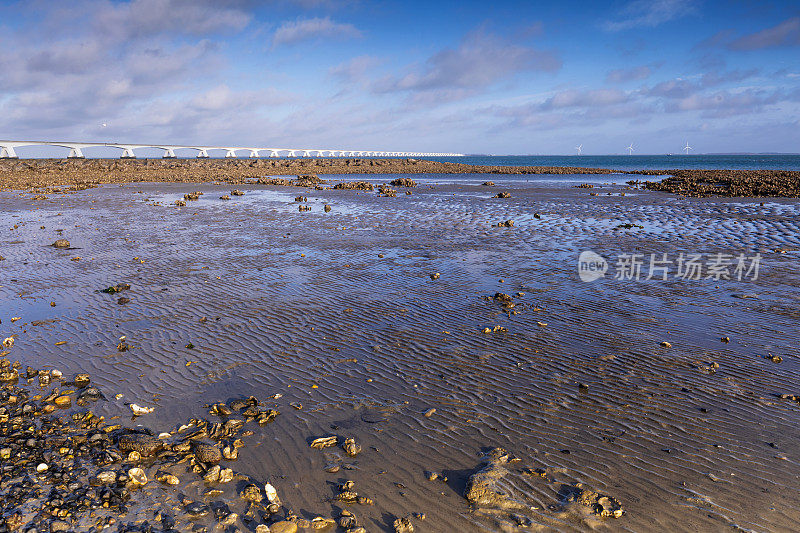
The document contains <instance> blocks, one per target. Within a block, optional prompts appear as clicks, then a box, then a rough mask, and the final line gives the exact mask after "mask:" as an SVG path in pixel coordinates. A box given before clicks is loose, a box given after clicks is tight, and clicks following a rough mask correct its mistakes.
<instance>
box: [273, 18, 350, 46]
mask: <svg viewBox="0 0 800 533" xmlns="http://www.w3.org/2000/svg"><path fill="white" fill-rule="evenodd" d="M353 37H361V31H359V30H358V28H356V27H355V26H353V25H352V24H343V23H339V22H334V21H333V20H331V19H330V17H325V18H311V19H298V20H295V21H287V22H284V23H283V24H281V25H280V26H279V27H278V29H277V30H275V34H274V35H273V36H272V46H273V47H276V46H280V45H285V44H296V43H299V42H301V41H308V40H311V39H319V38H337V39H345V38H353Z"/></svg>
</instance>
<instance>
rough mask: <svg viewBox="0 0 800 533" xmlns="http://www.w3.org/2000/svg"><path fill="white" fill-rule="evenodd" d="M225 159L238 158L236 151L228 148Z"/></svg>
mask: <svg viewBox="0 0 800 533" xmlns="http://www.w3.org/2000/svg"><path fill="white" fill-rule="evenodd" d="M225 157H236V150H232V149H230V148H228V150H227V151H226V152H225Z"/></svg>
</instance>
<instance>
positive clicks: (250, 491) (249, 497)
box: [239, 484, 264, 503]
mask: <svg viewBox="0 0 800 533" xmlns="http://www.w3.org/2000/svg"><path fill="white" fill-rule="evenodd" d="M239 497H240V498H242V499H243V500H244V501H246V502H250V503H261V500H263V499H264V496H263V495H262V494H261V489H260V488H258V485H253V484H250V485H247V486H246V487H245V488H243V489H242V492H240V493H239Z"/></svg>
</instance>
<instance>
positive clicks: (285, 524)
mask: <svg viewBox="0 0 800 533" xmlns="http://www.w3.org/2000/svg"><path fill="white" fill-rule="evenodd" d="M269 533H297V524H295V523H294V522H289V521H288V520H282V521H280V522H275V523H274V524H272V525H271V526H269Z"/></svg>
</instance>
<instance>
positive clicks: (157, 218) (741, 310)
mask: <svg viewBox="0 0 800 533" xmlns="http://www.w3.org/2000/svg"><path fill="white" fill-rule="evenodd" d="M475 178H476V180H478V183H480V182H481V181H484V180H490V179H491V178H492V176H491V175H486V176H475ZM338 179H339V178H338V177H334V178H333V180H332V182H335V181H338ZM415 179H418V180H419V177H415ZM237 187H238V188H239V189H241V190H242V191H243V192H244V195H243V196H240V197H233V199H231V200H230V201H224V200H220V199H219V197H220V196H222V195H225V194H230V191H231V187H230V186H227V185H214V184H210V183H206V184H191V185H189V184H180V183H132V184H121V185H117V184H114V185H104V186H98V187H95V188H89V189H86V190H80V191H76V192H68V193H58V192H49V193H47V195H46V196H47V198H46V199H40V200H34V199H33V198H34V196H35V195H36V194H35V193H31V192H19V191H3V192H0V204H1V205H2V207H3V209H2V211H0V231H2V232H3V233H4V235H3V237H2V239H0V256H3V257H4V259H3V260H2V261H0V301H2V302H3V305H2V316H0V319H2V324H0V331H1V332H2V335H0V337H3V338H5V337H8V336H11V335H15V342H14V345H13V346H12V347H11V348H10V349H8V350H7V351H8V352H9V353H8V354H7V355H6V358H7V359H10V360H17V361H20V362H21V363H22V365H23V368H24V367H25V366H26V365H30V366H33V367H35V368H58V369H60V370H61V371H63V373H64V374H65V375H66V376H72V375H73V374H75V373H78V372H88V373H90V374H91V376H92V383H93V384H94V385H96V386H97V387H98V388H99V389H100V390H101V391H102V392H103V394H104V395H105V397H106V398H107V400H106V401H100V402H96V404H95V405H93V411H94V412H95V413H97V414H99V415H103V416H105V417H106V420H108V421H109V422H110V423H119V424H123V425H127V426H130V427H135V426H136V425H138V424H142V425H145V426H147V427H148V428H150V429H152V430H153V431H155V432H159V431H170V430H172V429H174V427H175V426H177V425H179V424H182V423H185V422H186V420H187V419H190V418H197V417H205V418H213V417H211V415H209V414H208V408H207V407H206V405H207V404H211V403H215V402H218V401H229V400H231V399H235V398H242V397H247V396H250V395H253V396H255V397H257V398H259V399H262V400H264V401H266V402H268V403H269V404H270V405H271V406H274V408H276V409H277V410H278V411H280V415H279V416H277V418H276V419H275V421H274V422H272V423H271V424H268V425H265V426H258V425H255V426H254V427H248V429H249V430H251V431H252V432H253V434H252V435H250V436H248V437H247V439H245V440H246V441H247V442H246V443H245V446H244V447H243V448H242V449H241V450H240V454H239V459H238V460H237V461H223V463H222V464H223V466H226V467H230V468H232V469H233V470H235V471H236V472H238V473H241V474H242V475H245V476H249V477H250V478H252V479H253V480H256V481H258V483H259V484H261V486H262V487H263V483H265V482H270V483H271V484H272V485H274V486H275V488H276V489H277V490H278V493H279V494H280V498H281V500H282V503H283V508H282V510H281V513H280V514H279V515H276V516H273V518H272V519H271V521H273V522H274V521H277V520H279V519H282V518H284V517H285V516H286V515H287V514H288V513H293V514H295V515H297V516H299V517H301V518H303V519H308V520H310V519H312V518H313V517H315V516H318V515H319V516H323V517H329V518H336V519H338V518H339V515H340V509H342V508H347V509H350V510H351V511H353V512H354V513H355V514H356V515H357V517H358V519H359V521H360V524H361V525H363V526H364V527H365V528H366V529H367V530H368V531H394V525H393V523H394V520H395V519H397V518H401V517H409V519H410V521H411V522H412V523H413V525H414V528H415V531H436V532H439V531H538V530H544V531H551V530H553V531H555V530H559V531H584V530H592V529H599V530H613V531H618V530H625V531H663V530H682V531H719V530H721V529H728V528H734V529H743V530H752V531H791V530H794V529H795V528H796V523H797V521H798V519H800V497H798V488H800V478H799V476H800V466H799V465H798V458H800V439H798V437H800V429H798V427H800V426H798V421H799V420H800V411H799V409H800V407H798V404H797V402H796V401H793V400H791V399H785V398H784V399H782V398H780V395H781V394H797V393H798V392H800V391H798V369H799V367H798V362H797V358H796V355H797V345H798V340H800V339H799V337H800V334H798V328H797V321H798V318H799V317H800V290H799V289H798V286H800V279H799V277H800V275H798V272H797V268H796V265H797V260H798V256H799V255H800V252H799V251H798V250H800V227H798V220H800V219H798V215H799V214H800V205H798V203H797V201H795V200H789V199H770V200H766V201H764V200H757V201H754V200H746V201H741V200H733V199H695V198H685V197H681V196H677V195H672V194H666V193H660V192H652V191H643V190H628V189H626V188H625V187H624V186H623V185H607V186H601V185H596V186H595V187H594V188H592V189H588V190H587V189H577V188H573V187H570V186H559V185H558V184H554V183H538V184H537V183H527V184H526V183H523V182H514V183H509V184H503V186H502V187H499V186H496V187H482V186H479V185H445V184H434V185H433V188H430V187H428V186H427V184H425V183H421V184H420V185H419V186H417V187H415V188H413V189H410V190H411V192H412V194H411V195H406V194H403V193H404V192H405V189H404V188H402V187H395V189H397V192H398V194H397V196H396V197H382V196H378V194H377V193H376V192H363V191H355V190H313V189H300V188H293V187H288V188H287V187H276V186H266V185H258V184H248V183H244V184H240V185H237ZM195 190H197V191H201V192H203V193H204V194H203V195H202V196H200V199H199V200H198V201H189V202H187V206H186V207H175V206H174V205H171V204H172V202H174V201H175V200H177V199H179V198H182V197H183V195H184V194H185V193H187V192H190V191H195ZM500 191H508V192H509V193H510V195H511V197H510V198H492V196H494V195H496V194H497V193H498V192H500ZM592 193H594V194H596V196H590V194H592ZM608 193H611V195H609V194H608ZM621 193H624V194H625V195H624V196H621ZM300 195H302V196H305V197H307V202H296V201H295V198H296V197H297V196H300ZM762 202H763V205H761V203H762ZM299 204H302V205H305V206H310V207H311V210H310V211H302V212H301V211H299V210H298V205H299ZM325 204H328V205H330V206H331V207H332V209H331V211H330V212H327V213H326V212H325V211H324V210H323V206H324V205H325ZM535 214H538V215H539V217H538V218H536V217H535V216H534V215H535ZM505 220H513V221H514V225H513V227H493V225H495V224H497V223H498V222H501V221H505ZM622 224H636V225H637V226H642V229H638V228H637V227H632V228H631V229H618V226H620V225H622ZM42 226H44V228H42ZM58 238H66V239H68V240H69V242H70V244H71V248H69V249H57V248H54V247H52V246H49V245H50V244H51V243H53V242H54V241H55V240H56V239H58ZM587 249H590V250H593V251H595V252H597V253H599V254H601V255H603V256H604V257H606V258H612V257H615V256H616V255H617V254H619V253H634V252H636V253H644V254H650V253H657V254H663V253H667V254H669V255H670V256H676V255H677V254H678V253H679V252H684V253H705V254H716V253H718V252H720V253H729V254H733V255H736V254H739V253H746V254H748V255H752V254H754V253H756V252H760V253H761V254H762V256H763V259H762V266H761V273H760V277H759V279H758V280H756V281H751V280H745V281H735V280H721V281H714V280H696V281H695V280H686V281H684V280H669V281H661V280H649V281H645V280H640V281H632V280H615V279H608V278H606V279H602V280H598V281H595V282H591V283H584V282H581V281H580V279H579V278H578V274H577V257H578V254H579V253H580V252H581V251H583V250H587ZM77 258H79V259H77ZM435 273H439V274H440V275H439V276H438V278H437V279H432V278H434V277H436V276H432V274H435ZM120 282H125V283H129V284H130V285H131V288H130V289H129V290H126V291H124V292H123V293H120V294H119V295H109V294H105V293H101V292H98V289H103V288H106V287H109V286H112V285H115V284H117V283H120ZM496 293H503V294H507V295H509V296H511V301H512V302H513V304H514V306H513V307H510V306H509V305H508V302H506V305H505V307H504V306H503V300H504V298H500V299H495V298H493V296H494V295H495V294H496ZM120 296H125V297H127V298H129V299H130V302H128V303H126V304H124V305H120V304H118V303H117V300H118V297H120ZM50 302H55V306H54V307H51V305H50ZM12 317H21V319H20V320H18V321H14V322H12V321H11V318H12ZM41 321H46V322H41ZM495 326H500V328H498V329H497V331H493V332H492V333H489V334H487V333H483V330H484V329H485V328H487V327H488V328H490V329H492V330H494V329H495ZM502 328H505V330H503V329H502ZM122 335H125V336H126V342H127V343H129V345H130V346H131V349H130V350H129V351H126V352H119V351H118V349H117V345H118V343H119V338H120V336H122ZM723 337H729V340H730V342H728V343H725V342H722V341H721V340H720V339H721V338H723ZM63 341H66V342H65V343H64V344H58V345H57V343H62V342H63ZM665 341H666V342H668V343H669V344H670V346H669V347H666V346H662V344H661V343H662V342H665ZM187 345H191V346H192V347H191V348H188V347H187ZM768 354H773V355H780V356H781V357H782V362H780V363H775V362H773V361H772V360H770V359H767V358H766V357H765V356H767V355H768ZM118 394H122V396H121V397H119V398H118V397H117V395H118ZM276 394H279V395H282V396H280V397H279V398H276V399H271V398H272V397H273V396H274V395H276ZM126 402H127V403H131V402H133V403H137V404H141V405H146V406H153V407H155V411H154V412H153V413H151V414H145V415H143V416H141V417H138V418H137V419H135V420H131V417H130V412H131V411H130V408H129V406H128V405H126ZM293 404H294V406H293ZM431 409H435V411H434V412H432V411H431ZM426 414H428V415H429V416H425V415H426ZM115 417H119V418H115ZM326 435H336V436H338V437H340V438H341V439H344V438H346V437H353V438H354V439H355V440H356V442H358V443H359V444H360V445H361V446H362V448H363V451H362V452H361V453H360V454H358V455H357V456H356V457H352V458H351V457H348V456H347V455H346V454H345V453H344V451H343V450H342V448H341V447H333V448H325V449H322V450H320V449H314V448H311V447H310V446H309V443H310V442H311V441H312V440H313V439H314V438H317V437H321V436H326ZM496 447H502V448H504V449H505V450H507V451H508V453H509V454H511V456H513V457H514V458H516V459H518V460H512V461H510V462H500V463H498V462H497V461H495V462H492V461H491V460H490V461H489V462H488V463H487V462H486V459H487V453H488V452H489V451H490V450H491V449H493V448H496ZM495 456H497V453H495ZM330 462H335V463H337V464H339V465H340V469H339V471H338V472H335V473H328V472H326V470H325V467H326V464H328V463H330ZM486 465H489V467H490V470H484V474H485V476H484V478H478V479H477V480H478V481H481V479H483V480H484V481H485V480H487V479H488V480H489V481H491V482H492V483H493V485H492V487H493V488H492V489H491V490H490V491H489V496H491V497H489V498H485V499H479V500H476V501H475V504H474V505H471V504H470V502H469V501H468V500H467V499H466V498H465V496H464V495H465V490H466V489H467V487H468V482H469V479H470V476H472V475H473V474H474V473H476V472H477V471H479V470H480V469H482V468H484V467H486ZM491 468H495V470H491ZM506 471H507V472H506ZM431 473H437V474H438V479H433V480H430V479H429V478H431V477H434V476H432V475H431ZM152 474H153V473H152V472H149V477H151V478H152ZM181 478H182V479H186V480H191V479H192V477H191V475H190V474H183V475H182V476H181ZM444 478H446V481H445V480H444ZM198 479H199V478H198ZM346 480H352V481H354V482H355V488H356V490H357V491H358V492H359V494H363V495H366V496H368V497H369V498H371V499H372V500H374V505H358V504H355V505H352V506H349V505H344V504H343V503H342V502H340V501H337V500H336V499H335V498H336V497H337V495H338V494H339V493H340V489H339V488H338V485H339V484H342V483H344V481H346ZM475 480H476V478H473V482H475ZM7 481H8V480H2V481H0V490H5V489H7V485H4V482H7ZM576 484H581V485H579V486H577V487H576ZM205 488H207V487H206V486H205V485H204V484H203V482H202V480H198V481H193V482H191V484H190V486H180V488H179V489H170V488H168V487H167V488H163V487H154V486H153V485H146V486H145V487H144V488H143V489H140V490H138V491H134V493H133V496H132V500H131V502H130V503H129V505H128V508H129V515H128V517H127V518H123V519H122V521H127V520H131V521H132V520H136V519H138V520H140V521H141V520H145V519H149V520H153V518H152V515H153V513H152V512H151V510H152V509H155V508H161V507H163V506H167V507H169V506H178V507H179V506H180V504H179V502H180V499H181V498H180V495H182V494H189V495H190V496H191V497H192V498H193V499H198V500H200V499H202V497H201V494H202V491H203V490H205ZM225 491H226V492H225V494H224V495H222V496H219V499H222V498H230V504H231V507H234V506H236V505H239V506H241V502H238V503H237V502H236V501H234V500H236V495H235V491H234V490H233V489H231V488H226V489H225ZM501 493H502V494H501ZM592 493H596V494H597V496H598V497H599V496H608V497H610V498H613V499H614V501H617V502H619V505H620V506H621V508H622V509H624V511H625V514H624V515H622V516H620V517H619V518H614V517H613V516H610V517H603V516H599V513H598V512H597V511H598V509H597V508H596V506H594V504H595V503H596V501H597V499H596V498H595V499H592ZM206 501H208V500H206ZM226 501H227V500H226ZM238 512H241V511H238ZM415 513H417V514H416V515H415ZM419 514H424V515H425V518H424V520H422V519H420V517H419V516H418V515H419ZM206 520H208V519H206ZM203 523H205V522H203ZM191 524H192V522H191V521H188V520H185V519H181V521H179V523H178V525H176V526H175V527H176V529H179V530H182V529H186V528H187V527H190V526H191ZM255 525H256V523H247V522H245V521H243V520H240V521H238V522H236V523H235V524H233V527H239V528H241V529H242V530H245V531H252V530H254V529H255ZM301 531H302V530H301Z"/></svg>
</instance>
